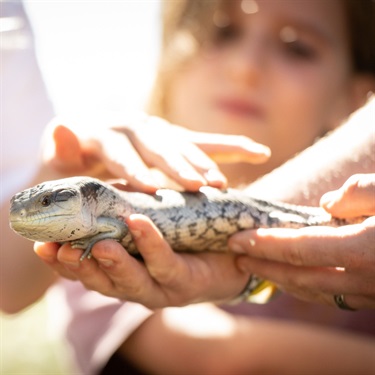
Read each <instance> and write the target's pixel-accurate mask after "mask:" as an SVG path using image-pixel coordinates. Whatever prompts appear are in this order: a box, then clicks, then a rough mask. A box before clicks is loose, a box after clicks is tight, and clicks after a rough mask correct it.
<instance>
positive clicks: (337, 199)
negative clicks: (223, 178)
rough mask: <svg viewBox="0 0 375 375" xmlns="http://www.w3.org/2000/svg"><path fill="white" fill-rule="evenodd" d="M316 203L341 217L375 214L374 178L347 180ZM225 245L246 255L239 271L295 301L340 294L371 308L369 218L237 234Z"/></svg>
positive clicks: (374, 222) (374, 221)
mask: <svg viewBox="0 0 375 375" xmlns="http://www.w3.org/2000/svg"><path fill="white" fill-rule="evenodd" d="M321 205H322V206H323V207H324V208H325V209H326V210H327V211H328V212H329V213H331V214H332V215H333V216H336V217H341V218H350V217H356V216H362V215H366V216H370V215H375V174H367V175H354V176H352V177H351V178H350V179H349V180H348V181H347V182H346V183H345V184H344V185H343V186H342V187H341V188H340V189H339V190H337V191H332V192H329V193H327V194H325V195H324V196H323V197H322V199H321ZM229 246H230V248H231V249H232V250H233V251H234V252H235V253H240V254H241V253H242V254H246V256H240V257H239V258H238V260H237V262H238V267H239V268H240V269H242V270H247V271H250V272H252V273H255V274H256V275H258V276H260V277H262V278H265V279H267V280H270V281H272V282H274V283H275V284H276V285H277V286H278V287H279V288H280V289H282V290H284V291H286V292H289V293H291V294H293V295H295V296H296V297H298V298H300V299H303V300H307V301H311V302H321V303H326V304H330V305H334V304H335V302H334V298H333V296H334V295H338V296H340V295H343V296H344V297H345V302H346V304H347V305H348V306H350V307H351V308H353V309H368V308H370V309H373V308H375V216H372V217H370V218H368V219H366V220H364V221H363V222H362V223H361V224H355V225H348V226H343V227H340V228H330V227H309V228H301V229H277V228H276V229H258V230H248V231H243V232H240V233H237V234H235V235H233V236H232V237H231V238H230V240H229Z"/></svg>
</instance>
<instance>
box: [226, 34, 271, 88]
mask: <svg viewBox="0 0 375 375" xmlns="http://www.w3.org/2000/svg"><path fill="white" fill-rule="evenodd" d="M227 52H228V53H227V55H226V57H225V58H224V59H225V61H224V65H225V68H226V70H227V72H228V73H229V74H231V76H232V77H233V78H234V79H241V80H245V82H247V81H251V82H257V81H258V80H259V79H261V78H262V75H263V74H264V73H265V71H266V69H267V65H268V61H267V51H266V45H265V44H264V43H263V42H262V41H261V39H259V38H254V37H253V38H252V37H246V38H243V39H242V40H241V42H239V43H238V44H237V45H236V46H235V47H234V48H231V49H230V50H229V51H227Z"/></svg>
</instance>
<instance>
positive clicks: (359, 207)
mask: <svg viewBox="0 0 375 375" xmlns="http://www.w3.org/2000/svg"><path fill="white" fill-rule="evenodd" d="M320 205H321V206H322V207H323V208H324V209H325V210H326V211H328V212H329V213H330V214H332V215H333V216H335V217H342V218H350V217H356V216H362V215H365V216H372V215H375V174H357V175H354V176H352V177H350V178H349V179H348V180H347V181H346V182H345V183H344V185H343V186H342V187H341V188H340V189H338V190H334V191H330V192H328V193H326V194H324V195H323V196H322V198H321V200H320Z"/></svg>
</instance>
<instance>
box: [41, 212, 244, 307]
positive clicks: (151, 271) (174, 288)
mask: <svg viewBox="0 0 375 375" xmlns="http://www.w3.org/2000/svg"><path fill="white" fill-rule="evenodd" d="M126 222H127V225H128V227H129V230H130V231H131V233H132V236H133V238H134V240H135V242H136V245H137V248H138V249H139V251H140V253H141V255H142V257H143V260H144V262H141V261H139V260H137V259H136V258H134V257H132V256H131V255H129V254H128V253H127V252H126V251H125V250H124V248H123V247H122V246H121V245H120V244H119V243H117V242H116V241H113V240H104V241H101V242H98V243H97V244H96V245H95V246H94V247H93V249H92V258H91V259H84V260H83V261H82V262H80V260H79V259H80V256H81V255H82V250H80V249H72V248H71V246H70V245H69V244H64V245H63V246H61V247H60V246H59V245H58V244H56V243H45V244H42V243H37V244H36V245H35V251H36V253H37V254H38V256H39V257H40V258H41V259H42V260H44V261H45V263H47V264H48V265H49V266H51V267H52V268H53V269H54V270H55V271H56V272H58V273H59V274H60V275H61V276H63V277H67V278H70V279H73V280H74V279H76V280H79V281H81V282H82V283H83V284H84V285H85V287H86V288H88V289H90V290H95V291H97V292H99V293H102V294H104V295H107V296H111V297H116V298H120V299H124V300H129V301H134V302H138V303H142V304H143V305H145V306H147V307H149V308H159V307H165V306H181V305H186V304H191V303H196V302H202V301H214V302H220V301H224V300H230V299H232V298H234V297H236V296H237V295H239V294H240V292H241V291H242V290H243V288H244V287H245V285H246V282H247V281H248V279H249V277H250V273H249V272H247V271H245V272H242V271H240V270H239V269H238V268H237V267H236V264H235V256H234V255H233V254H230V253H213V252H205V253H197V254H191V253H175V252H173V251H172V249H171V248H170V246H169V245H168V243H167V242H166V241H165V240H164V239H163V237H162V235H161V233H160V232H159V231H158V230H157V228H156V227H155V225H154V224H153V223H152V222H151V221H150V219H148V218H147V217H145V216H142V215H131V216H130V217H129V218H128V219H127V220H126Z"/></svg>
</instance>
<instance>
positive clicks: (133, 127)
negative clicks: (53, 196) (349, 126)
mask: <svg viewBox="0 0 375 375" xmlns="http://www.w3.org/2000/svg"><path fill="white" fill-rule="evenodd" d="M117 117H118V118H117ZM75 121H76V123H79V124H80V125H79V126H77V125H74V120H69V119H68V120H66V119H65V120H64V119H59V118H56V119H55V120H53V121H52V123H51V124H50V126H49V127H48V130H47V132H46V136H45V142H44V152H43V160H44V163H45V164H46V165H48V166H52V167H54V168H55V169H56V170H58V171H60V172H61V174H62V175H63V176H67V175H68V176H69V175H90V176H92V177H98V178H102V179H106V178H111V177H112V178H113V177H116V178H123V179H126V180H127V182H128V183H129V184H130V185H131V186H132V187H133V188H135V189H137V190H141V191H145V192H149V193H153V192H155V190H156V189H157V188H158V187H159V186H160V183H159V181H158V180H157V179H155V175H154V174H153V173H152V171H151V168H154V169H155V168H156V169H158V170H159V171H161V172H162V173H164V174H165V175H166V176H168V177H169V178H170V179H171V180H172V181H173V182H175V183H177V184H178V185H179V186H181V187H182V188H183V189H185V190H191V191H195V190H198V189H199V188H200V187H201V186H203V185H209V186H213V187H218V188H223V187H225V186H226V178H225V176H224V175H223V174H222V173H221V172H220V170H219V168H218V166H217V164H216V162H215V161H214V160H213V158H215V159H216V160H218V161H220V162H221V163H223V162H233V161H236V162H238V161H241V162H248V163H262V162H265V161H266V160H267V159H268V157H269V154H270V151H269V149H268V148H267V147H265V146H262V145H260V144H258V143H256V142H254V141H252V140H250V139H249V138H246V137H242V136H236V135H221V134H209V133H201V132H193V131H189V130H187V129H184V128H182V127H179V126H176V125H172V124H169V123H168V122H166V121H164V120H162V119H160V118H157V117H151V116H147V115H144V114H140V115H137V116H131V117H130V116H124V115H121V116H120V115H117V116H116V117H115V118H110V117H109V118H107V117H105V116H103V118H101V117H100V116H99V115H98V116H97V117H92V118H86V117H85V118H80V119H77V120H75ZM64 123H65V124H66V123H70V124H73V126H71V127H67V126H65V125H61V124H64ZM103 123H111V124H119V123H120V124H124V125H111V126H103ZM162 185H163V186H164V183H162Z"/></svg>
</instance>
